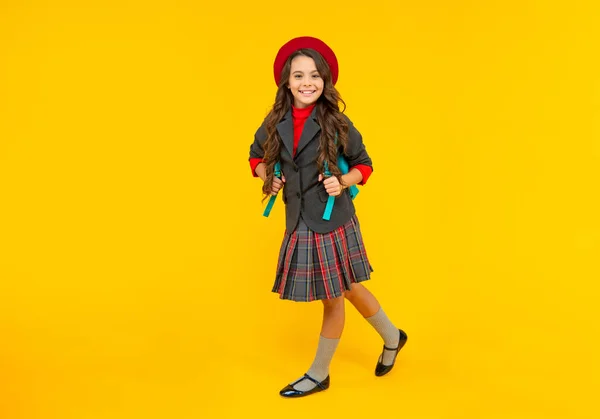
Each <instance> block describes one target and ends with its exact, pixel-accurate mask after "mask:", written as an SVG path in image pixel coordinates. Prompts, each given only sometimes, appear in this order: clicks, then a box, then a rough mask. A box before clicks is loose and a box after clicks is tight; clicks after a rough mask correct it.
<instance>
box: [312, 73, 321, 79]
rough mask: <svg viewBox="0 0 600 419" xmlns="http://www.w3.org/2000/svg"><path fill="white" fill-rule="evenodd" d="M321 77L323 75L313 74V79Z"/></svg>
mask: <svg viewBox="0 0 600 419" xmlns="http://www.w3.org/2000/svg"><path fill="white" fill-rule="evenodd" d="M320 77H321V76H320V75H318V74H313V79H318V78H320Z"/></svg>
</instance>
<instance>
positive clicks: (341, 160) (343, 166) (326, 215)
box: [323, 132, 358, 221]
mask: <svg viewBox="0 0 600 419" xmlns="http://www.w3.org/2000/svg"><path fill="white" fill-rule="evenodd" d="M335 142H336V144H337V132H336V133H335ZM337 165H338V168H339V169H340V172H342V174H343V175H345V174H346V173H348V171H349V170H350V167H349V165H348V161H347V160H346V158H345V157H344V156H343V155H342V154H341V153H339V154H338V158H337ZM323 166H324V169H325V173H324V175H325V177H329V176H331V172H330V171H329V163H328V162H327V160H325V162H324V164H323ZM348 190H349V192H350V198H352V199H354V198H355V197H356V195H358V188H357V187H356V185H352V186H350V188H348ZM334 203H335V196H329V198H327V205H325V211H323V219H324V220H327V221H329V220H330V219H331V212H332V211H333V204H334Z"/></svg>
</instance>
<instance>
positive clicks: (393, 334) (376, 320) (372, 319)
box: [345, 284, 400, 366]
mask: <svg viewBox="0 0 600 419" xmlns="http://www.w3.org/2000/svg"><path fill="white" fill-rule="evenodd" d="M345 297H346V298H347V299H348V301H350V302H351V303H352V305H353V306H354V307H355V308H356V309H357V310H358V312H359V313H360V314H361V315H362V316H363V317H364V318H365V319H366V320H367V321H368V322H369V323H370V324H371V326H373V327H374V328H375V330H377V333H379V335H380V336H381V337H382V338H383V341H384V345H385V346H386V347H388V348H396V347H397V346H398V344H399V342H400V332H399V331H398V328H397V327H396V326H394V324H393V323H392V322H391V321H390V319H389V318H388V317H387V315H386V314H385V312H384V311H383V309H382V308H381V305H380V304H379V302H378V301H377V298H375V296H374V295H373V294H372V293H371V291H369V290H368V289H367V288H365V287H364V286H363V285H362V284H352V287H351V290H350V291H346V293H345ZM395 355H396V351H395V350H393V351H390V350H387V349H384V351H383V355H382V357H381V363H382V364H383V365H387V366H389V365H392V364H393V363H394V359H395Z"/></svg>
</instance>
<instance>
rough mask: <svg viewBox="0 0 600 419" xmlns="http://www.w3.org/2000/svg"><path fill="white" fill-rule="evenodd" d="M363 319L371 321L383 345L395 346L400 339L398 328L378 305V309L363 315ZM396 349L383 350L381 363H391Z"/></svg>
mask: <svg viewBox="0 0 600 419" xmlns="http://www.w3.org/2000/svg"><path fill="white" fill-rule="evenodd" d="M365 319H366V320H367V321H368V322H369V323H371V326H373V327H374V328H375V330H377V333H379V334H380V335H381V337H382V338H383V342H384V344H385V346H387V347H388V348H395V347H397V346H398V343H399V341H400V333H399V332H398V328H397V327H396V326H394V324H393V323H392V322H391V321H390V319H388V316H387V315H386V314H385V312H384V311H383V309H382V308H381V307H380V308H379V311H378V312H377V313H375V315H373V316H371V317H365ZM395 353H396V351H388V350H385V351H383V359H382V360H381V362H382V363H383V365H392V361H393V360H394V354H395Z"/></svg>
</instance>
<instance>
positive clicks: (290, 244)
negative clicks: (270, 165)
mask: <svg viewBox="0 0 600 419" xmlns="http://www.w3.org/2000/svg"><path fill="white" fill-rule="evenodd" d="M371 272H373V267H372V266H371V264H370V263H369V259H368V257H367V252H366V250H365V245H364V243H363V239H362V234H361V232H360V224H359V221H358V218H357V216H356V215H354V216H353V217H352V218H351V219H350V220H349V221H348V222H347V223H346V224H345V225H343V226H341V227H339V228H337V229H336V230H333V231H331V232H329V233H324V234H321V233H315V232H314V231H312V230H310V229H309V228H308V226H307V225H306V223H305V222H304V220H303V219H302V217H300V221H299V223H298V226H297V228H296V230H294V231H293V232H291V233H288V232H286V233H285V235H284V237H283V242H282V243H281V248H280V251H279V259H278V262H277V273H276V277H275V283H274V284H273V289H272V291H273V292H275V293H277V294H279V296H280V298H281V299H285V300H292V301H314V300H324V299H331V298H336V297H340V296H342V295H343V293H344V291H349V290H350V285H351V284H352V283H358V282H362V281H366V280H368V279H370V277H371Z"/></svg>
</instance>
